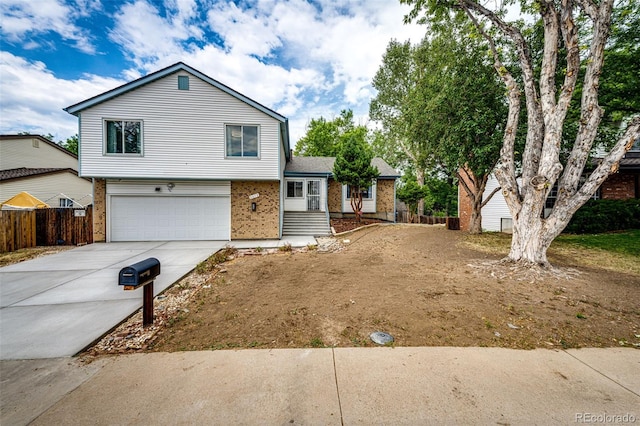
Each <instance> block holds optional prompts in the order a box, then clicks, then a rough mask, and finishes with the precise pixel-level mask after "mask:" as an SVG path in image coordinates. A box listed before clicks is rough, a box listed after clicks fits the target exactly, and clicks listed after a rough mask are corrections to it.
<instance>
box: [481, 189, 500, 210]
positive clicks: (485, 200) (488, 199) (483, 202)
mask: <svg viewBox="0 0 640 426" xmlns="http://www.w3.org/2000/svg"><path fill="white" fill-rule="evenodd" d="M500 189H502V188H501V187H499V186H498V187H496V188H493V191H491V193H490V194H489V195H487V198H485V199H484V200H482V207H484V206H485V205H486V204H487V203H488V202H489V201H491V199H492V198H493V196H494V195H496V193H497V192H498V191H500Z"/></svg>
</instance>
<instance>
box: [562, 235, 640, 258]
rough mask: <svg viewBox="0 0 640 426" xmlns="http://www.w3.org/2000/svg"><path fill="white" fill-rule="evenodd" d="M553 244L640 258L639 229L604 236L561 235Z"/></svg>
mask: <svg viewBox="0 0 640 426" xmlns="http://www.w3.org/2000/svg"><path fill="white" fill-rule="evenodd" d="M555 242H556V243H558V244H570V245H573V246H577V247H585V248H595V249H600V250H605V251H608V252H613V253H619V254H623V255H629V256H632V257H636V258H640V229H632V230H629V231H624V232H611V233H606V234H581V235H572V234H563V235H560V236H559V237H558V238H556V241H555Z"/></svg>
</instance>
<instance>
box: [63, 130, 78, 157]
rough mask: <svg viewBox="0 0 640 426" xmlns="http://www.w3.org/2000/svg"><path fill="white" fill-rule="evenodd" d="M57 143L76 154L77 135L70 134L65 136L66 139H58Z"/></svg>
mask: <svg viewBox="0 0 640 426" xmlns="http://www.w3.org/2000/svg"><path fill="white" fill-rule="evenodd" d="M58 145H60V146H61V147H63V148H64V149H66V150H67V151H69V152H73V153H74V154H76V155H78V135H74V136H71V137H69V138H67V140H66V141H60V142H58Z"/></svg>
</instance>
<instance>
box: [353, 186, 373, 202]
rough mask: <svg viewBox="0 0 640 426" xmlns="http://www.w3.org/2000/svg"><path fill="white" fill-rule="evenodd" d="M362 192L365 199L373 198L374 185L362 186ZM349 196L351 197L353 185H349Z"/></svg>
mask: <svg viewBox="0 0 640 426" xmlns="http://www.w3.org/2000/svg"><path fill="white" fill-rule="evenodd" d="M360 192H362V199H363V200H371V199H372V198H373V186H370V187H368V188H362V189H361V190H360ZM347 198H348V199H351V185H347Z"/></svg>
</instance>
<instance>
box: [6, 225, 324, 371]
mask: <svg viewBox="0 0 640 426" xmlns="http://www.w3.org/2000/svg"><path fill="white" fill-rule="evenodd" d="M286 243H289V244H291V245H292V246H293V247H304V246H306V245H307V244H311V243H315V239H313V238H311V237H291V239H285V240H274V241H232V242H229V241H171V242H166V241H165V242H163V241H155V242H131V243H96V244H90V245H87V246H83V247H78V248H75V249H72V250H67V251H64V252H60V253H56V254H53V255H50V256H44V257H40V258H37V259H33V260H29V261H26V262H21V263H17V264H14V265H10V266H6V267H3V268H0V359H3V360H7V359H34V358H55V357H62V356H72V355H75V354H76V353H78V352H79V351H81V350H82V349H84V348H85V347H87V346H88V345H90V344H91V343H93V342H94V341H96V340H97V339H99V338H100V337H101V336H102V335H104V334H105V333H107V332H108V331H109V330H111V329H112V328H113V327H115V326H116V325H118V324H119V323H120V322H121V321H122V320H124V319H126V318H127V317H128V316H129V315H131V314H132V313H134V312H135V311H137V310H138V309H140V307H141V306H142V289H138V290H135V291H124V290H123V289H122V287H120V286H119V285H118V273H119V271H120V269H122V268H123V267H125V266H127V265H130V264H132V263H135V262H138V261H140V260H143V259H146V258H148V257H156V258H157V259H158V260H160V263H161V274H160V276H159V277H158V278H157V279H156V281H155V283H154V293H155V294H156V295H157V294H158V293H160V292H162V291H163V290H165V289H166V288H167V287H169V286H170V285H172V284H173V283H175V282H176V281H178V280H180V279H181V278H182V277H183V276H184V275H186V274H188V273H189V272H190V271H192V270H193V269H194V268H195V267H196V265H197V264H198V263H199V262H201V261H203V260H205V259H206V258H207V257H209V256H210V255H212V254H213V253H215V252H216V251H218V250H220V249H221V248H222V247H224V246H225V245H233V246H236V247H238V248H244V247H255V246H256V245H258V244H261V245H262V246H263V247H265V248H266V247H272V246H273V247H276V246H277V245H279V244H280V245H281V244H286Z"/></svg>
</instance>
